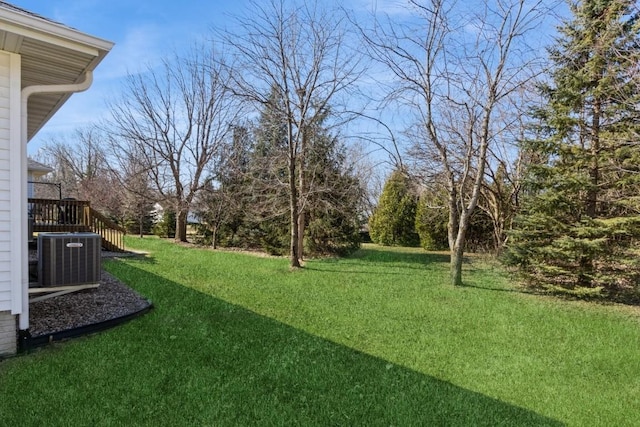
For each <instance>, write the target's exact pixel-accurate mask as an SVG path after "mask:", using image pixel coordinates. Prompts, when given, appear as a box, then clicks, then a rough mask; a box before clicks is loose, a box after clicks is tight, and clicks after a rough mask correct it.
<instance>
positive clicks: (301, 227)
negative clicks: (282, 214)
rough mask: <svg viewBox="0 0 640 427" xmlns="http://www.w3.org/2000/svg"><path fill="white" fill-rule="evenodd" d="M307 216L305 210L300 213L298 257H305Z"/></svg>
mask: <svg viewBox="0 0 640 427" xmlns="http://www.w3.org/2000/svg"><path fill="white" fill-rule="evenodd" d="M306 220H307V216H306V215H305V212H304V210H301V211H300V214H298V258H300V259H304V228H305V225H306Z"/></svg>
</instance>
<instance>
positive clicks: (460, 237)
mask: <svg viewBox="0 0 640 427" xmlns="http://www.w3.org/2000/svg"><path fill="white" fill-rule="evenodd" d="M468 227H469V217H468V216H466V215H464V213H463V215H462V218H460V223H459V225H458V234H457V236H456V241H455V243H454V245H453V248H452V249H451V284H452V285H453V286H462V260H463V259H464V243H465V239H466V235H467V228H468Z"/></svg>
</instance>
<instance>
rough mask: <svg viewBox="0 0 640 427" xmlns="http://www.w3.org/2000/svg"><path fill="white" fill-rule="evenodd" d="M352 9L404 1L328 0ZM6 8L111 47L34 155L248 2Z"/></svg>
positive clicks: (71, 1) (25, 3)
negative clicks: (136, 76)
mask: <svg viewBox="0 0 640 427" xmlns="http://www.w3.org/2000/svg"><path fill="white" fill-rule="evenodd" d="M332 1H336V2H337V3H339V4H341V5H345V6H347V7H350V8H354V9H360V10H365V9H369V8H370V7H371V5H372V4H374V3H375V4H376V7H377V9H378V10H384V11H386V12H388V13H391V14H398V13H403V12H405V11H406V8H405V7H404V6H403V4H406V0H332ZM9 2H10V3H12V4H14V5H16V6H18V7H21V8H23V9H26V10H29V11H31V12H34V13H37V14H39V15H42V16H44V17H46V18H49V19H52V20H54V21H57V22H60V23H62V24H65V25H67V26H69V27H72V28H75V29H77V30H79V31H82V32H84V33H87V34H90V35H92V36H96V37H99V38H103V39H106V40H109V41H111V42H114V43H115V46H114V48H113V49H112V51H111V52H110V53H109V54H108V55H107V57H106V58H105V59H104V61H103V62H102V63H101V64H100V65H99V66H98V68H97V70H96V72H95V75H94V83H93V85H92V86H91V88H90V89H89V90H88V91H87V92H84V93H79V94H74V95H73V96H72V97H71V98H70V100H69V101H68V102H67V103H66V104H65V105H64V106H63V107H62V108H61V109H60V110H59V111H58V113H57V114H56V115H55V116H54V117H53V118H52V119H51V120H50V121H49V122H48V123H47V125H46V126H45V127H44V128H43V129H42V130H41V131H40V132H39V133H38V134H37V135H36V136H35V137H34V138H33V140H32V141H31V142H30V143H29V147H28V151H29V153H30V154H34V153H35V152H37V150H38V149H39V148H40V147H42V145H43V144H44V143H46V142H47V141H49V140H51V139H52V138H56V137H62V136H65V135H69V134H70V133H71V132H72V131H73V130H74V129H76V128H78V127H81V126H83V125H86V124H88V123H91V122H92V121H94V120H95V119H97V118H99V117H103V116H105V115H106V111H107V110H106V101H107V100H108V99H110V98H113V97H114V96H117V94H118V93H119V91H120V88H121V85H122V79H123V78H124V77H125V76H126V75H127V74H128V73H135V72H137V71H139V70H142V69H144V68H147V66H148V65H153V64H154V63H157V62H158V61H159V60H160V59H162V58H163V57H167V56H169V55H171V54H172V53H174V52H180V51H182V50H185V49H187V48H189V47H191V46H192V45H193V44H194V43H195V42H197V41H202V40H206V39H207V38H209V37H210V36H211V32H212V29H213V28H225V26H228V25H231V23H232V22H233V19H232V18H231V17H232V16H233V15H238V14H243V13H245V12H246V11H247V7H248V4H249V1H248V0H217V1H216V0H213V1H212V0H184V1H172V0H136V1H131V0H106V1H105V0H9Z"/></svg>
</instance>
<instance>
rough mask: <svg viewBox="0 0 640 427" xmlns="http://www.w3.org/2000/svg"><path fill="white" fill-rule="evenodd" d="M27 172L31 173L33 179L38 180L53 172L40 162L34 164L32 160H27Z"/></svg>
mask: <svg viewBox="0 0 640 427" xmlns="http://www.w3.org/2000/svg"><path fill="white" fill-rule="evenodd" d="M27 170H28V171H29V172H31V175H32V176H33V177H34V178H39V177H41V176H43V175H46V174H48V173H49V172H53V168H52V167H49V166H47V165H43V164H42V163H40V162H36V161H35V160H33V159H27Z"/></svg>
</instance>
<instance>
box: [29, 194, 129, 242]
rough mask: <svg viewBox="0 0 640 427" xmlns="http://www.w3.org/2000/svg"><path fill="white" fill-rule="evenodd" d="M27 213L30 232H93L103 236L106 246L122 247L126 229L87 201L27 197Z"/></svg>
mask: <svg viewBox="0 0 640 427" xmlns="http://www.w3.org/2000/svg"><path fill="white" fill-rule="evenodd" d="M28 213H29V220H30V221H32V224H31V225H32V230H33V232H36V233H37V232H93V233H97V234H99V235H100V236H101V237H102V246H103V247H104V248H105V249H107V250H110V251H123V250H124V235H125V234H126V231H125V229H124V228H123V227H121V226H119V225H118V224H116V223H114V222H113V221H111V220H109V219H108V218H106V217H105V216H104V215H102V214H101V213H100V212H98V211H96V210H95V209H93V208H92V207H91V205H90V203H89V202H87V201H84V200H53V199H31V198H30V199H29V200H28Z"/></svg>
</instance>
